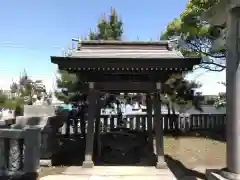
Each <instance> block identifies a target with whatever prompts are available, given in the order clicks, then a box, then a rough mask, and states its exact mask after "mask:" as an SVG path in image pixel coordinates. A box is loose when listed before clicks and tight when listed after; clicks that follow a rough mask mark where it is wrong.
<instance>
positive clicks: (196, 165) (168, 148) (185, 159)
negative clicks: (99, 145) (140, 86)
mask: <svg viewBox="0 0 240 180" xmlns="http://www.w3.org/2000/svg"><path fill="white" fill-rule="evenodd" d="M164 140H165V142H164V146H165V154H166V161H167V164H168V167H169V169H170V170H171V171H172V172H173V174H174V175H175V177H176V178H177V179H182V178H183V177H185V176H192V177H195V178H194V179H204V177H205V176H204V173H205V169H209V168H210V169H212V168H222V167H224V166H225V164H226V163H225V159H226V143H225V142H224V141H217V140H213V139H210V138H206V137H197V135H195V136H180V137H170V136H169V137H166V136H165V139H164ZM67 168H68V167H66V166H61V167H45V168H42V171H41V172H40V178H41V177H44V176H47V175H56V174H61V173H63V172H64V171H65V170H66V169H67Z"/></svg>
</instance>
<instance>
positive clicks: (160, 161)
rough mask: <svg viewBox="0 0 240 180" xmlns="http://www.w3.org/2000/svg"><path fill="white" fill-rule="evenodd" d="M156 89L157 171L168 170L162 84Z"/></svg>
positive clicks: (157, 84)
mask: <svg viewBox="0 0 240 180" xmlns="http://www.w3.org/2000/svg"><path fill="white" fill-rule="evenodd" d="M156 89H157V91H158V93H155V94H154V122H155V126H154V127H155V133H156V137H155V139H156V155H157V164H156V168H157V169H162V168H166V163H165V160H164V142H163V121H162V119H161V100H160V92H161V83H159V82H158V83H156Z"/></svg>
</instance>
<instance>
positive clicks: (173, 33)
mask: <svg viewBox="0 0 240 180" xmlns="http://www.w3.org/2000/svg"><path fill="white" fill-rule="evenodd" d="M217 2H219V0H204V1H203V0H191V1H188V4H187V6H186V8H185V10H184V11H183V12H182V13H181V15H180V17H179V18H176V19H174V20H173V21H172V22H170V23H169V24H168V26H167V28H166V30H165V31H164V32H163V33H162V36H161V39H164V40H168V39H174V38H176V37H180V41H178V42H179V43H178V44H177V48H178V49H179V50H181V52H182V53H183V54H184V55H185V56H189V55H196V56H199V57H203V58H202V63H201V65H200V67H201V68H205V69H208V70H211V71H222V70H224V69H225V67H226V66H225V57H226V49H225V47H221V48H219V49H217V50H212V48H211V47H212V44H213V41H214V40H215V39H216V38H218V37H219V36H220V31H219V27H213V26H211V25H210V24H208V23H207V22H204V21H201V18H200V17H201V16H202V14H203V12H204V11H206V10H207V9H209V8H210V7H212V6H213V5H215V4H216V3H217ZM224 26H225V25H223V27H221V28H224Z"/></svg>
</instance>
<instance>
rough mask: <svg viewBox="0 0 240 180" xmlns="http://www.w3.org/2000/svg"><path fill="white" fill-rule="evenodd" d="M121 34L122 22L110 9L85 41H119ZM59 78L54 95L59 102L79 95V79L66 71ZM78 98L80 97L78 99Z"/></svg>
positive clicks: (61, 72)
mask: <svg viewBox="0 0 240 180" xmlns="http://www.w3.org/2000/svg"><path fill="white" fill-rule="evenodd" d="M122 34H123V22H122V20H121V19H120V18H119V16H118V14H117V12H116V10H115V9H113V8H112V9H111V12H110V15H109V16H108V17H106V16H103V17H102V18H101V19H100V21H99V22H98V24H97V29H96V31H92V30H90V32H89V35H88V37H87V39H90V40H121V38H122ZM59 74H60V78H58V79H57V87H58V89H61V91H56V92H55V95H56V97H57V98H58V99H59V100H62V101H65V102H66V101H71V100H74V99H77V98H76V97H79V96H80V95H81V81H80V79H79V78H80V77H77V76H76V75H75V74H70V73H68V72H66V71H60V72H59ZM79 98H80V97H79Z"/></svg>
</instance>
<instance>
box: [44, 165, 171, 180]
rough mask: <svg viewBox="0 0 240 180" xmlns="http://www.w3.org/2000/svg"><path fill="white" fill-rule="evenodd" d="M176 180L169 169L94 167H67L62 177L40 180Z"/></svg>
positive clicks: (46, 177)
mask: <svg viewBox="0 0 240 180" xmlns="http://www.w3.org/2000/svg"><path fill="white" fill-rule="evenodd" d="M61 179H63V180H65V179H68V180H85V179H86V180H117V179H119V180H120V179H121V180H133V179H139V180H159V179H163V180H176V178H175V176H174V175H173V173H172V172H171V171H170V170H169V169H162V170H161V169H156V168H155V167H131V166H105V167H104V166H95V167H94V168H82V167H75V166H72V167H69V168H67V169H66V170H65V171H64V172H63V173H62V175H52V176H45V177H43V178H40V180H61Z"/></svg>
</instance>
